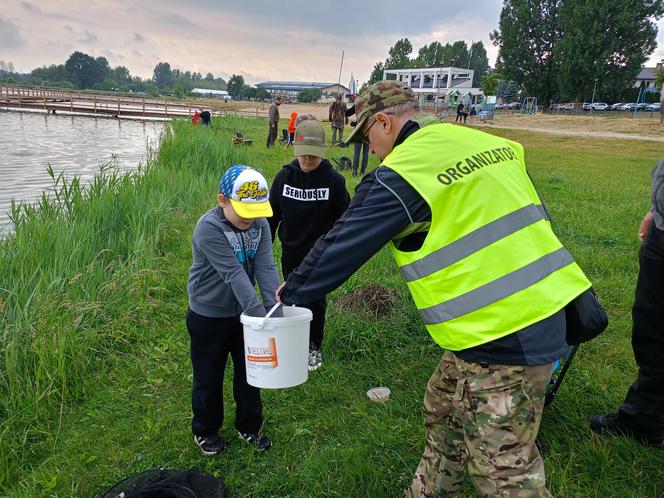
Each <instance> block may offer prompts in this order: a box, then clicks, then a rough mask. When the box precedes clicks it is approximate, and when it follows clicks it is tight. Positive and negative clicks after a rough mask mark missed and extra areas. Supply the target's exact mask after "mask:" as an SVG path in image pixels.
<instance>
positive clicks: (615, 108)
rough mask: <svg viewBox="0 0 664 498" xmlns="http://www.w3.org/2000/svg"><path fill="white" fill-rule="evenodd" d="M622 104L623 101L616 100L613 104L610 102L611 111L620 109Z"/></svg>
mask: <svg viewBox="0 0 664 498" xmlns="http://www.w3.org/2000/svg"><path fill="white" fill-rule="evenodd" d="M624 105H625V103H624V102H616V103H615V104H611V107H610V109H611V110H612V111H618V110H620V108H621V107H622V106H624Z"/></svg>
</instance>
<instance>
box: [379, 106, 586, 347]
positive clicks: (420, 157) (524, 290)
mask: <svg viewBox="0 0 664 498" xmlns="http://www.w3.org/2000/svg"><path fill="white" fill-rule="evenodd" d="M416 121H417V119H416ZM427 121H428V122H427ZM427 121H423V122H422V123H420V125H421V126H422V125H424V126H423V127H422V128H421V129H420V130H418V131H416V132H415V133H413V134H412V135H411V136H409V137H408V138H407V139H406V140H405V141H404V142H403V143H402V144H401V145H399V146H398V147H396V148H395V149H394V150H393V151H392V152H391V153H390V154H389V155H388V156H387V157H386V158H385V160H384V161H383V166H386V167H388V168H390V169H392V170H394V171H396V172H397V173H398V174H399V175H400V176H401V177H402V178H404V179H405V180H406V181H407V182H408V183H409V184H410V185H411V186H412V187H413V188H414V189H415V190H417V192H418V193H419V194H420V195H422V197H423V198H424V200H425V201H426V202H427V204H428V205H429V207H430V208H431V213H432V217H431V226H430V228H429V232H428V234H427V236H426V239H425V241H424V243H423V245H422V247H421V248H420V249H418V250H416V251H413V252H404V251H400V250H399V249H398V247H396V246H395V245H394V244H390V247H391V249H392V252H393V255H394V257H395V260H396V262H397V264H398V265H399V268H400V270H401V272H402V274H403V276H404V278H405V279H406V282H407V283H408V288H409V290H410V291H411V294H412V296H413V299H414V300H415V304H416V305H417V308H418V311H419V312H420V315H421V316H422V318H423V320H424V322H425V324H426V326H427V329H428V331H429V333H430V334H431V336H432V337H433V339H434V340H435V341H436V342H437V343H438V344H440V345H441V346H442V347H444V348H447V349H451V350H461V349H466V348H469V347H473V346H476V345H479V344H483V343H486V342H490V341H492V340H495V339H498V338H500V337H503V336H505V335H508V334H510V333H513V332H516V331H518V330H521V329H523V328H525V327H527V326H528V325H531V324H533V323H536V322H538V321H541V320H543V319H544V318H546V317H548V316H551V315H553V314H554V313H555V312H557V311H559V310H560V309H562V308H563V307H564V306H565V305H566V304H567V303H569V302H570V301H571V300H572V299H574V297H576V296H577V295H579V294H580V293H581V292H583V291H584V290H585V289H587V288H588V287H590V282H589V281H588V279H587V278H586V277H585V275H584V274H583V272H582V271H581V269H580V268H579V267H578V265H576V263H574V260H573V258H572V256H571V255H570V254H569V253H568V252H567V250H566V249H565V248H564V247H563V246H562V244H561V243H560V241H559V240H558V239H557V238H556V236H555V235H554V234H553V231H552V230H551V226H550V223H549V220H548V216H547V213H546V211H545V209H544V208H543V206H542V203H541V201H540V199H539V197H538V195H537V193H536V192H535V189H534V187H533V186H532V183H531V181H530V178H529V177H528V176H527V173H526V171H525V166H524V159H523V148H522V147H521V146H520V145H519V144H517V143H515V142H511V141H509V140H505V139H502V138H500V137H496V136H493V135H489V134H486V133H482V132H479V131H476V130H472V129H469V128H465V127H459V126H455V125H450V124H440V123H435V124H431V125H429V123H430V120H427Z"/></svg>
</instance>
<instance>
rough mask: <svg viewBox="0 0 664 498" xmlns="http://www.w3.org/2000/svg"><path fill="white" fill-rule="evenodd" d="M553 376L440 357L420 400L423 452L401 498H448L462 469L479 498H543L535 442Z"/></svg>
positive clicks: (547, 369)
mask: <svg viewBox="0 0 664 498" xmlns="http://www.w3.org/2000/svg"><path fill="white" fill-rule="evenodd" d="M552 369H553V364H549V365H541V366H515V365H488V366H486V365H485V366H482V365H480V364H479V363H468V362H465V361H463V360H461V359H460V358H458V357H457V356H455V355H454V354H453V353H452V352H450V351H447V352H445V354H444V355H443V357H442V359H441V360H440V363H439V365H438V367H437V368H436V371H435V372H434V373H433V375H432V376H431V379H429V383H428V384H427V388H426V394H425V395H424V423H425V426H426V429H427V440H426V446H425V448H424V454H423V455H422V460H421V461H420V464H419V466H418V467H417V470H416V471H415V476H414V478H413V482H412V483H411V485H410V488H409V489H408V490H406V497H407V498H416V497H417V498H419V497H427V498H428V497H436V496H455V495H456V493H457V492H458V490H459V488H460V486H461V483H462V482H463V474H464V470H465V467H466V464H467V465H468V472H469V474H470V476H471V478H472V480H473V484H474V485H475V488H476V490H477V491H478V492H479V494H480V496H482V498H484V497H487V498H488V497H501V498H502V497H505V498H507V497H510V498H530V497H550V496H551V495H550V494H549V492H548V491H547V489H546V487H545V479H544V463H543V461H542V457H541V456H540V454H539V451H538V450H537V447H536V446H535V438H536V437H537V431H538V430H539V425H540V421H541V419H542V409H543V407H544V391H545V388H546V385H547V382H548V379H549V377H550V375H551V371H552Z"/></svg>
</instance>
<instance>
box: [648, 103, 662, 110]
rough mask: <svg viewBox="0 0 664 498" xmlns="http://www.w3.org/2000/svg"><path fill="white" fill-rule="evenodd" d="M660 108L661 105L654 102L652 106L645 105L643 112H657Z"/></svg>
mask: <svg viewBox="0 0 664 498" xmlns="http://www.w3.org/2000/svg"><path fill="white" fill-rule="evenodd" d="M660 107H661V104H660V103H659V102H655V103H654V104H650V105H647V106H646V109H645V110H646V111H650V112H659V109H660Z"/></svg>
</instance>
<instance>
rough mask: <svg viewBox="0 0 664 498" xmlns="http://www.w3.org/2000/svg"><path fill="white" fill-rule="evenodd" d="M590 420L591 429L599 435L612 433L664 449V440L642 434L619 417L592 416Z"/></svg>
mask: <svg viewBox="0 0 664 498" xmlns="http://www.w3.org/2000/svg"><path fill="white" fill-rule="evenodd" d="M588 420H589V422H590V429H591V430H593V431H595V432H597V433H598V434H606V433H611V434H615V435H617V436H627V437H630V438H632V439H635V440H636V441H638V442H640V443H642V444H646V445H648V446H654V447H656V448H664V438H662V437H659V438H658V437H650V436H646V435H643V434H640V433H638V432H636V431H634V429H632V428H631V427H629V426H628V425H627V424H625V423H624V422H622V421H621V420H620V419H619V418H618V416H617V415H590V417H588Z"/></svg>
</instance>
